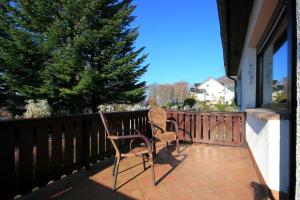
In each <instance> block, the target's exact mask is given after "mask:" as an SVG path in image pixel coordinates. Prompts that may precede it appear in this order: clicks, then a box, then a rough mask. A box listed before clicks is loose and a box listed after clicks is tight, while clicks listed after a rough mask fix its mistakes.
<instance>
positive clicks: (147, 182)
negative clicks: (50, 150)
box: [24, 144, 268, 200]
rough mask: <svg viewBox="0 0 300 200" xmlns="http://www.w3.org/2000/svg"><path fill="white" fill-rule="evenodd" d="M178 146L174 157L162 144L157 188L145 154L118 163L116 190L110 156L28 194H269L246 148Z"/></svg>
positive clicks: (180, 196)
mask: <svg viewBox="0 0 300 200" xmlns="http://www.w3.org/2000/svg"><path fill="white" fill-rule="evenodd" d="M173 146H174V145H173ZM180 150H181V153H180V155H178V156H175V153H174V152H175V151H174V149H172V148H170V149H167V148H166V146H164V145H160V150H159V153H158V155H157V157H156V165H155V173H156V174H155V176H156V183H157V185H156V187H153V186H152V182H151V171H150V168H148V169H147V170H146V171H144V170H143V165H142V159H141V158H126V159H123V160H122V161H121V163H120V170H119V171H120V174H119V175H118V181H117V187H118V189H117V191H116V192H113V191H112V190H111V186H112V175H111V173H112V163H113V159H112V158H110V159H107V160H105V161H102V162H101V163H99V164H95V165H93V166H92V167H91V169H90V170H89V171H85V170H81V171H79V172H78V173H76V174H74V175H71V176H68V177H66V178H64V179H62V180H59V181H56V182H54V183H52V184H50V185H49V186H47V187H44V188H42V189H40V190H37V191H35V192H32V193H31V194H29V195H27V196H25V197H24V199H105V200H106V199H107V200H109V199H172V200H175V199H188V200H193V199H199V200H206V199H209V200H213V199H223V200H224V199H239V200H242V199H255V200H262V199H268V198H267V196H266V195H265V193H264V190H263V186H262V185H261V184H260V182H259V179H258V176H257V174H256V172H255V170H254V167H253V164H252V161H251V159H250V157H249V154H248V150H247V149H246V148H239V147H225V146H216V145H200V144H194V145H186V144H185V145H181V146H180ZM172 154H173V156H172ZM147 166H149V165H148V163H147Z"/></svg>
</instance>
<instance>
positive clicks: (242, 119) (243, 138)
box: [241, 113, 246, 146]
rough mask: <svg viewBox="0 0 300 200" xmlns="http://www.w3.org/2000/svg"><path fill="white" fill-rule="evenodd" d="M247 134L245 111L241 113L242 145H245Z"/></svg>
mask: <svg viewBox="0 0 300 200" xmlns="http://www.w3.org/2000/svg"><path fill="white" fill-rule="evenodd" d="M245 137H246V135H245V114H244V113H243V114H242V115H241V146H245V143H246V142H245V140H246V138H245Z"/></svg>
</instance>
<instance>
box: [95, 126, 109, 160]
mask: <svg viewBox="0 0 300 200" xmlns="http://www.w3.org/2000/svg"><path fill="white" fill-rule="evenodd" d="M108 142H109V143H110V141H108ZM98 147H99V154H100V159H103V158H104V153H105V151H106V133H105V129H104V126H103V123H102V121H100V123H99V146H98Z"/></svg>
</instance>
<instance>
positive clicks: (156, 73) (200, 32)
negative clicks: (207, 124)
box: [133, 0, 224, 84]
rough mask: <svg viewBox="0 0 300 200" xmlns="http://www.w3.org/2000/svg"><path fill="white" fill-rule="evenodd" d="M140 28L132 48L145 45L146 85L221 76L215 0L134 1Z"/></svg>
mask: <svg viewBox="0 0 300 200" xmlns="http://www.w3.org/2000/svg"><path fill="white" fill-rule="evenodd" d="M134 3H135V4H136V5H137V8H136V10H135V12H134V15H135V16H137V18H136V20H135V21H134V23H133V26H140V29H139V32H140V35H139V37H138V39H137V41H136V44H135V45H136V47H142V46H145V47H146V49H145V51H144V53H149V56H148V58H147V60H146V62H145V63H149V64H150V66H149V69H148V71H147V72H146V74H145V75H144V76H143V77H142V78H141V80H142V81H146V82H147V84H151V83H154V82H156V83H174V82H177V81H187V82H189V83H195V82H201V81H203V80H205V79H206V78H208V77H209V76H212V77H219V76H222V75H224V67H223V65H224V64H223V54H222V53H223V52H222V43H221V37H220V27H219V18H218V11H217V4H216V0H209V1H200V0H185V1H179V0H134Z"/></svg>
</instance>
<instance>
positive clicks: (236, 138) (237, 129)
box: [233, 116, 241, 144]
mask: <svg viewBox="0 0 300 200" xmlns="http://www.w3.org/2000/svg"><path fill="white" fill-rule="evenodd" d="M233 143H234V144H241V119H240V116H234V117H233Z"/></svg>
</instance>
